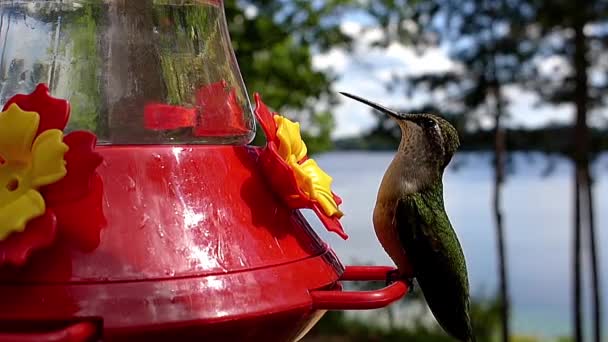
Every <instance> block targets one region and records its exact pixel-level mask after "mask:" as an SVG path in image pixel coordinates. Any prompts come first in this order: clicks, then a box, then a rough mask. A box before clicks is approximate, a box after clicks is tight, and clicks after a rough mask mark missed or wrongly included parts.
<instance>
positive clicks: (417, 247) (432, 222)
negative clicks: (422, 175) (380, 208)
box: [395, 193, 473, 341]
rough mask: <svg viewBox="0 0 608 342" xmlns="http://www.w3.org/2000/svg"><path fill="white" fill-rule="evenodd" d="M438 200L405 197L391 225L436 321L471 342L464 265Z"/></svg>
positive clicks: (452, 231)
mask: <svg viewBox="0 0 608 342" xmlns="http://www.w3.org/2000/svg"><path fill="white" fill-rule="evenodd" d="M442 197H443V196H432V195H429V194H424V193H416V194H411V195H407V196H406V197H404V198H402V199H401V200H399V201H398V203H397V208H396V209H397V210H396V212H395V225H396V227H397V229H398V231H399V238H400V240H401V244H402V245H403V246H404V248H405V251H406V254H407V255H408V258H409V260H410V262H411V264H412V268H413V270H414V276H415V277H416V279H417V280H418V284H419V285H420V289H421V290H422V292H423V293H424V297H425V299H426V301H427V303H428V305H429V308H430V309H431V311H432V312H433V315H434V316H435V318H436V319H437V322H438V323H439V324H440V325H441V327H442V328H443V329H444V330H445V331H446V332H447V333H449V334H450V335H452V336H454V337H456V338H458V339H459V340H461V341H471V340H472V338H473V337H472V330H471V323H470V318H469V284H468V278H467V269H466V263H465V259H464V254H463V252H462V248H461V247H460V243H459V242H458V238H457V236H456V233H455V232H454V229H453V228H452V225H451V223H450V221H449V219H448V217H447V214H446V212H445V209H444V205H443V198H442Z"/></svg>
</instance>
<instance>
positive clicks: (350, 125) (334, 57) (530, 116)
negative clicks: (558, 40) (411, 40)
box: [313, 14, 574, 138]
mask: <svg viewBox="0 0 608 342" xmlns="http://www.w3.org/2000/svg"><path fill="white" fill-rule="evenodd" d="M372 25H373V24H372V23H371V22H370V21H369V20H366V18H365V17H364V16H362V15H358V14H353V15H349V16H346V17H345V18H344V20H343V22H342V24H341V28H342V31H343V32H345V33H346V34H349V35H351V36H353V37H356V43H355V47H354V49H353V51H352V52H347V51H345V50H342V49H332V50H330V51H328V52H325V53H318V54H315V55H314V58H313V65H314V66H315V68H317V69H321V70H325V69H329V70H331V71H332V72H333V73H334V74H336V75H337V76H338V77H339V78H338V80H337V81H336V82H335V83H334V84H333V89H334V91H336V92H339V91H346V92H350V93H354V94H357V95H360V96H363V97H366V98H369V99H371V100H373V101H376V102H380V103H382V104H385V105H387V106H389V107H391V106H394V107H403V106H405V105H408V106H411V105H415V104H416V103H419V102H420V101H422V100H423V99H422V98H421V97H420V96H416V97H414V98H407V97H406V96H405V94H404V92H403V91H398V90H397V91H395V92H394V93H390V92H388V91H387V90H386V88H385V87H384V84H385V83H386V82H387V81H388V80H389V78H390V77H391V75H392V74H394V73H395V74H398V75H417V74H422V73H432V72H438V71H444V70H450V69H452V68H457V67H458V65H457V64H456V63H454V62H453V61H451V60H450V58H449V56H448V54H447V49H446V48H445V47H438V48H433V49H430V50H428V51H426V52H425V54H424V55H417V54H416V53H415V52H414V51H413V50H412V49H410V48H408V47H406V46H403V45H401V44H398V43H393V44H391V45H390V46H389V47H388V48H386V49H384V48H378V47H370V42H372V41H374V40H377V39H378V38H379V37H381V36H382V32H381V30H379V29H378V28H375V27H373V26H372ZM364 29H365V30H364ZM542 63H543V65H542V66H543V68H544V69H546V72H551V70H552V66H553V65H555V64H559V61H555V60H551V59H548V60H545V61H543V62H542ZM504 94H505V96H506V97H507V98H508V99H509V101H510V106H509V112H510V113H511V118H510V119H509V120H508V121H507V125H508V126H525V127H538V126H541V125H543V124H545V123H547V122H562V123H563V122H571V120H572V118H573V114H574V113H573V108H572V107H571V106H567V105H566V106H560V107H552V106H543V107H537V106H535V102H536V101H537V99H536V97H535V96H534V95H533V94H531V93H526V92H524V91H522V90H520V89H519V88H516V87H507V88H506V89H505V91H504ZM335 115H336V125H337V127H336V130H335V132H334V137H335V138H340V137H345V136H352V135H358V134H361V133H362V132H364V131H365V130H367V129H369V128H370V127H372V126H373V124H374V122H375V121H374V117H373V115H372V114H371V112H370V111H369V109H368V108H367V107H365V106H363V105H361V104H359V103H357V102H354V101H352V100H348V99H346V98H342V99H341V104H340V105H339V106H338V107H337V108H336V109H335ZM481 124H482V126H484V127H490V125H491V124H492V122H491V121H489V120H485V121H483V122H482V123H481Z"/></svg>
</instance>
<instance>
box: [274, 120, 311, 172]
mask: <svg viewBox="0 0 608 342" xmlns="http://www.w3.org/2000/svg"><path fill="white" fill-rule="evenodd" d="M274 121H275V123H276V125H277V137H278V138H279V142H280V143H279V155H280V156H281V158H283V160H287V159H288V157H289V156H290V155H293V156H295V158H296V160H297V161H300V160H302V158H304V157H305V156H306V153H308V150H307V148H306V144H305V143H304V141H303V140H302V135H301V134H300V124H299V123H297V122H292V121H290V120H289V119H287V118H285V117H282V116H280V115H275V116H274Z"/></svg>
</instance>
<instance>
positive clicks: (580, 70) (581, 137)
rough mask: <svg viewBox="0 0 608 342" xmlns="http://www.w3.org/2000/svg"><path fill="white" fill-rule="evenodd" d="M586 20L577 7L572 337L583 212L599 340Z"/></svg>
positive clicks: (578, 334)
mask: <svg viewBox="0 0 608 342" xmlns="http://www.w3.org/2000/svg"><path fill="white" fill-rule="evenodd" d="M586 23H587V19H586V11H585V8H584V7H583V8H581V9H580V11H578V15H577V16H576V18H575V22H574V45H575V50H574V72H575V82H576V88H575V106H576V124H575V129H574V130H575V131H574V139H575V148H574V163H575V169H576V171H575V174H576V176H575V177H576V195H575V199H576V203H575V210H576V212H575V227H574V229H575V245H574V248H575V250H574V258H575V261H574V263H573V265H574V267H575V270H574V272H575V284H574V286H575V288H574V291H575V339H576V341H582V339H583V327H582V321H583V319H582V303H581V299H582V294H581V279H580V278H581V270H580V267H581V260H580V259H581V254H582V253H581V252H582V251H581V233H582V231H581V230H582V222H583V220H582V216H583V214H585V212H586V216H587V217H586V221H585V222H586V223H587V229H588V231H587V232H588V234H587V236H588V237H589V239H590V242H589V246H590V249H591V255H590V256H591V272H592V277H591V280H592V291H593V341H596V342H599V341H600V340H601V323H602V322H601V305H600V303H601V301H600V289H599V275H598V262H597V251H596V243H595V235H596V233H595V223H594V214H593V195H592V190H591V186H592V185H591V175H590V171H589V159H590V158H589V154H590V151H589V146H590V145H589V130H588V126H587V111H588V107H587V102H588V97H589V85H588V67H589V61H588V60H587V39H586V37H585V33H584V27H585V25H586ZM582 201H586V203H585V204H586V209H587V210H586V211H584V208H582V206H581V203H582Z"/></svg>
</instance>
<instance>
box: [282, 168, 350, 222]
mask: <svg viewBox="0 0 608 342" xmlns="http://www.w3.org/2000/svg"><path fill="white" fill-rule="evenodd" d="M293 168H294V171H296V179H297V180H298V185H299V186H300V188H302V189H304V188H307V189H309V191H310V192H308V193H309V195H310V197H311V198H312V199H314V200H316V201H317V202H318V203H319V205H320V206H321V209H323V211H324V212H325V214H326V215H327V216H334V215H337V216H338V217H342V216H343V214H342V212H341V211H340V210H339V209H338V204H337V203H336V201H335V200H334V196H333V193H332V192H331V183H332V182H333V179H332V178H331V176H330V175H328V174H327V173H326V172H325V171H323V169H321V168H320V167H319V165H318V164H317V162H315V161H314V160H312V159H308V160H307V161H305V162H304V163H302V164H301V165H297V166H293Z"/></svg>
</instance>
